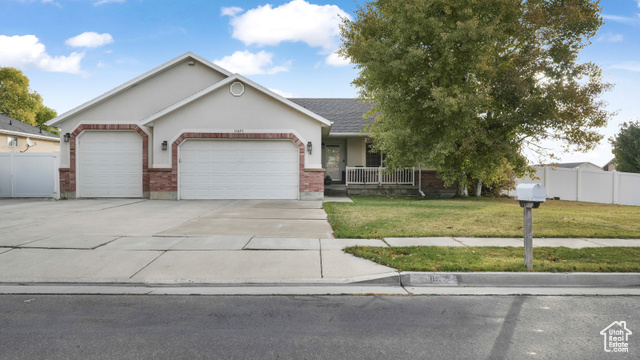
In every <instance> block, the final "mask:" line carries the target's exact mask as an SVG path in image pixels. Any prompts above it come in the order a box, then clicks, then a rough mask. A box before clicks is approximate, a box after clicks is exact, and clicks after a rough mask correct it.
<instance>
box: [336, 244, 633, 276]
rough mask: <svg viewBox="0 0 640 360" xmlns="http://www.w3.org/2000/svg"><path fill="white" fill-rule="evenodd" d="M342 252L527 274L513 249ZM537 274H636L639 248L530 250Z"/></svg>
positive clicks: (404, 264) (422, 265) (432, 266)
mask: <svg viewBox="0 0 640 360" xmlns="http://www.w3.org/2000/svg"><path fill="white" fill-rule="evenodd" d="M345 252H347V253H350V254H353V255H355V256H358V257H361V258H364V259H368V260H372V261H374V262H377V263H379V264H382V265H386V266H389V267H392V268H396V269H398V270H400V271H438V272H467V271H501V272H515V271H527V269H526V268H525V266H524V250H523V249H522V248H515V247H443V246H412V247H391V248H381V247H360V246H355V247H348V248H346V249H345ZM533 270H534V271H541V272H640V248H621V247H607V248H587V249H568V248H563V247H558V248H548V247H544V248H534V249H533Z"/></svg>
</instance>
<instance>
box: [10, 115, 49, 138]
mask: <svg viewBox="0 0 640 360" xmlns="http://www.w3.org/2000/svg"><path fill="white" fill-rule="evenodd" d="M2 130H6V131H13V132H17V133H23V134H26V135H39V136H46V137H50V138H53V139H60V137H59V136H58V135H56V134H53V133H50V132H48V131H45V130H42V132H40V128H38V127H35V126H31V125H29V124H27V123H23V122H22V121H20V120H16V119H12V118H10V117H8V116H4V115H2V114H0V131H2Z"/></svg>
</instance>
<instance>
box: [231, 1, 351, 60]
mask: <svg viewBox="0 0 640 360" xmlns="http://www.w3.org/2000/svg"><path fill="white" fill-rule="evenodd" d="M236 14H237V13H236ZM339 16H342V17H347V18H351V17H350V16H349V15H348V14H347V13H346V12H344V11H343V10H342V9H340V8H339V7H338V6H336V5H322V6H320V5H314V4H309V3H308V2H306V1H304V0H293V1H291V2H289V3H287V4H284V5H280V6H278V7H275V8H274V7H272V6H271V5H269V4H267V5H264V6H259V7H257V8H255V9H251V10H247V11H246V12H245V13H243V14H241V15H238V16H232V19H231V26H232V27H233V37H234V38H236V39H238V40H240V41H242V42H243V43H244V44H245V45H254V44H255V45H258V46H265V45H271V46H274V45H278V44H280V43H281V42H284V41H291V42H297V41H299V42H304V43H306V44H307V45H309V46H311V47H320V48H322V49H323V52H324V53H327V54H328V53H331V52H333V51H334V50H335V49H337V48H338V46H339V34H340V29H339V25H340V23H341V20H340V17H339Z"/></svg>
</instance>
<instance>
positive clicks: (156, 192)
mask: <svg viewBox="0 0 640 360" xmlns="http://www.w3.org/2000/svg"><path fill="white" fill-rule="evenodd" d="M48 125H50V126H56V127H59V128H60V133H61V140H62V139H64V141H62V142H61V145H60V146H61V152H60V154H61V155H60V197H61V198H63V199H64V198H67V199H69V198H71V199H72V198H76V197H84V198H90V197H101V198H105V197H120V198H122V197H127V198H149V199H152V200H179V199H256V200H271V199H283V200H284V199H287V200H314V201H318V200H322V198H323V196H324V172H325V170H324V168H323V167H322V138H323V135H328V134H329V132H330V128H331V122H330V121H329V120H327V119H325V118H324V117H322V116H320V115H318V114H317V113H315V112H312V111H310V110H308V109H307V108H305V107H304V106H300V105H298V104H296V103H294V102H292V101H291V100H288V99H286V98H284V97H282V96H280V95H278V94H276V93H274V92H273V91H271V90H269V89H267V88H265V87H263V86H261V85H259V84H256V83H254V82H253V81H251V80H249V79H247V78H245V77H243V76H242V75H239V74H232V73H231V72H229V71H227V70H225V69H222V68H220V67H219V66H217V65H215V64H213V63H211V62H210V61H208V60H206V59H203V58H201V57H199V56H197V55H195V54H193V53H186V54H183V55H181V56H179V57H177V58H175V59H173V60H170V61H169V62H167V63H165V64H163V65H161V66H159V67H157V68H155V69H153V70H151V71H149V72H147V73H145V74H143V75H141V76H139V77H137V78H135V79H132V80H131V81H128V82H126V83H124V84H122V85H121V86H119V87H117V88H115V89H113V90H111V91H109V92H107V93H105V94H102V95H100V96H98V97H97V98H95V99H93V100H90V101H88V102H86V103H84V104H83V105H81V106H78V107H76V108H74V109H72V110H70V111H69V112H66V113H64V114H62V115H60V116H58V117H57V118H55V119H52V120H51V121H49V122H48Z"/></svg>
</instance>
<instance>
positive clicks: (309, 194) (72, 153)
mask: <svg viewBox="0 0 640 360" xmlns="http://www.w3.org/2000/svg"><path fill="white" fill-rule="evenodd" d="M85 130H104V131H114V130H119V131H120V130H121V131H135V132H137V133H138V134H140V136H141V137H142V158H143V159H142V190H143V194H144V196H145V197H149V198H151V199H174V200H175V199H177V193H178V146H179V145H180V144H182V142H184V141H186V140H188V139H251V140H255V139H263V140H275V139H283V140H285V139H286V140H290V141H292V142H293V143H294V144H296V146H298V154H299V166H300V170H299V176H300V182H299V191H300V199H303V200H306V199H309V200H311V199H313V200H318V199H322V197H323V195H324V171H325V169H307V168H305V167H304V166H305V162H304V151H305V146H304V144H303V143H302V142H301V141H300V140H299V139H298V138H297V137H296V136H295V135H294V134H291V133H193V132H188V133H183V134H182V135H180V137H178V139H177V140H176V141H174V142H173V144H171V151H172V154H171V165H172V167H171V168H149V166H148V164H149V162H148V159H149V151H148V149H149V146H148V145H149V136H148V135H147V134H146V133H145V132H144V131H143V130H142V129H141V128H140V127H139V126H138V125H134V124H85V125H80V126H78V128H76V129H75V130H74V131H73V132H72V133H71V137H70V139H69V161H70V167H69V168H60V170H59V171H60V193H61V198H75V194H76V137H77V136H78V135H80V133H81V132H82V131H85Z"/></svg>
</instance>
